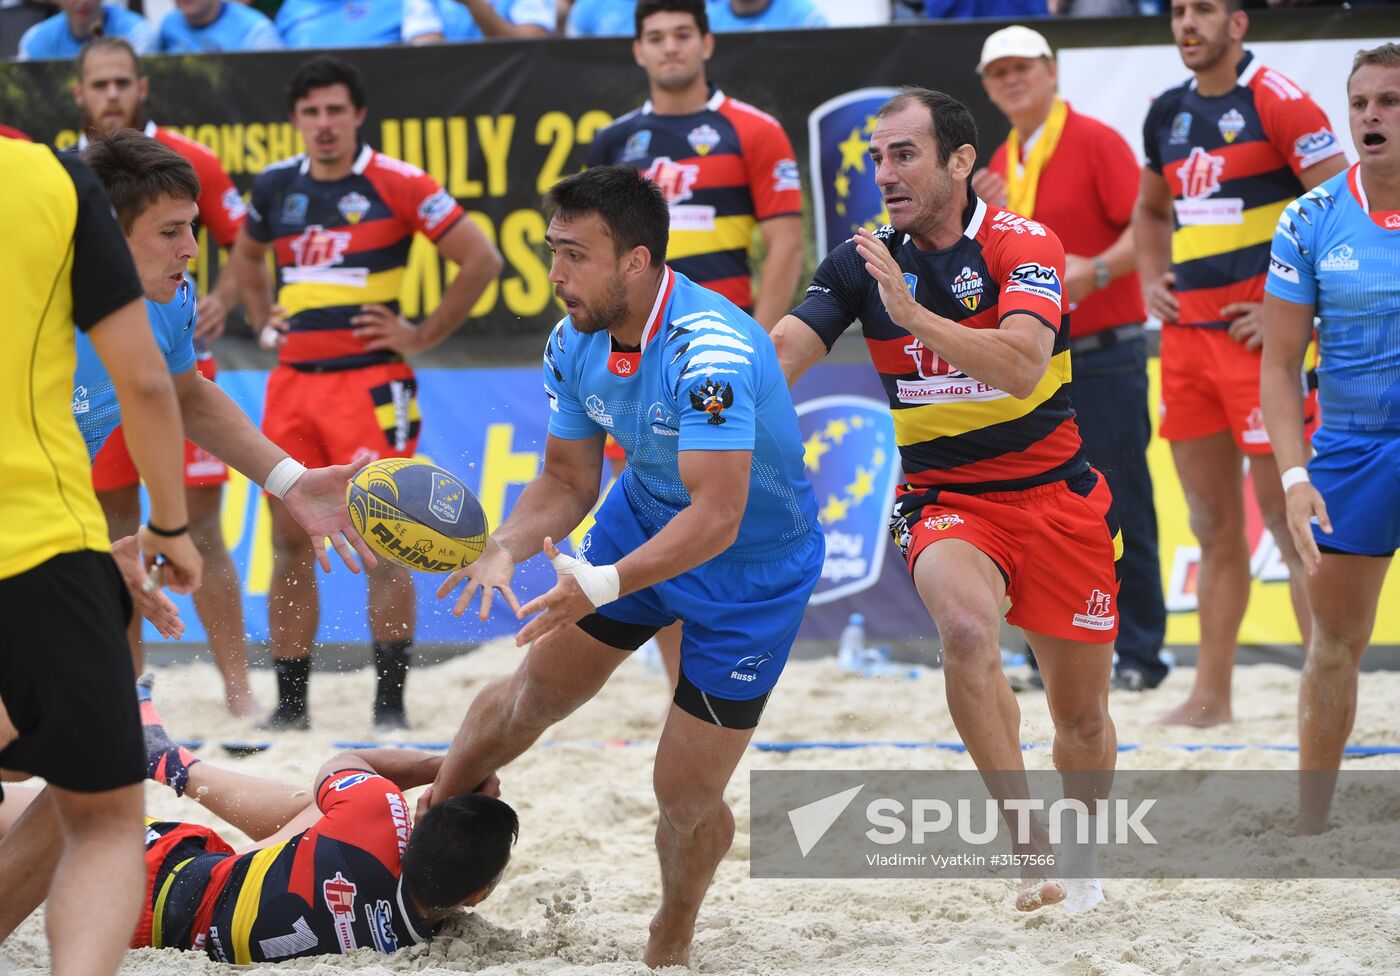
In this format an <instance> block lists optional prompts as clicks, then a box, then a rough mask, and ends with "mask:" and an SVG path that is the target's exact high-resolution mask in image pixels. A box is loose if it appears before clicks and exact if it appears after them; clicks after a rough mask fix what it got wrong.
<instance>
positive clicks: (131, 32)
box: [19, 6, 156, 61]
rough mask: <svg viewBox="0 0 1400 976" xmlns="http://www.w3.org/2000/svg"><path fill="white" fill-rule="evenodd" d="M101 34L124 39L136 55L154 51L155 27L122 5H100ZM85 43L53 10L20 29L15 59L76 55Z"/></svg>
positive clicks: (66, 16)
mask: <svg viewBox="0 0 1400 976" xmlns="http://www.w3.org/2000/svg"><path fill="white" fill-rule="evenodd" d="M101 33H102V35H103V36H104V37H124V38H126V40H127V41H128V42H129V43H130V44H131V48H132V50H133V51H135V52H136V53H137V54H151V53H153V52H154V51H155V50H156V29H155V28H154V27H152V26H151V25H150V24H149V23H148V22H147V21H146V18H144V17H142V16H141V15H140V14H136V13H132V12H131V11H130V10H127V9H126V8H125V7H116V6H103V8H102V30H101ZM86 43H87V39H82V40H79V39H78V38H76V37H74V36H73V32H72V31H71V30H69V29H68V15H67V14H64V13H57V14H54V15H53V16H52V17H50V18H49V19H48V20H41V21H40V22H39V23H37V24H35V25H34V26H33V27H31V28H29V30H27V31H25V32H24V35H23V36H22V37H21V38H20V39H19V60H21V61H33V60H37V59H39V58H72V57H76V56H77V54H78V52H79V51H81V50H82V49H83V45H84V44H86Z"/></svg>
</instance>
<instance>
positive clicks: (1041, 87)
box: [972, 26, 1167, 691]
mask: <svg viewBox="0 0 1400 976" xmlns="http://www.w3.org/2000/svg"><path fill="white" fill-rule="evenodd" d="M977 71H978V73H979V74H981V76H982V86H983V87H984V88H985V89H986V90H987V96H988V97H989V98H990V99H991V100H992V102H993V104H995V105H996V107H997V109H998V110H1000V111H1001V113H1002V114H1003V115H1005V116H1006V120H1007V121H1008V122H1010V123H1011V126H1012V129H1011V133H1010V135H1009V136H1008V137H1007V139H1006V141H1005V142H1003V143H1002V144H1001V145H1000V146H998V147H997V149H996V151H995V152H994V153H993V154H992V158H991V162H990V164H989V165H988V168H987V169H984V170H982V171H980V172H979V173H977V174H976V175H975V176H974V177H973V180H972V186H973V189H974V190H976V191H977V195H978V196H980V197H981V198H982V199H984V200H986V201H987V202H988V203H990V204H993V205H995V206H999V207H1006V208H1008V209H1010V210H1012V211H1014V212H1015V213H1018V214H1022V215H1023V216H1026V217H1033V218H1035V219H1036V220H1038V221H1040V222H1041V223H1043V224H1045V225H1046V226H1048V227H1049V228H1050V229H1051V230H1052V231H1054V232H1055V234H1056V235H1057V236H1058V237H1059V238H1060V241H1061V242H1062V243H1063V244H1064V246H1065V251H1066V252H1067V253H1066V262H1067V264H1066V270H1065V282H1064V289H1065V297H1066V298H1068V299H1069V302H1070V304H1069V308H1070V310H1071V312H1072V314H1071V315H1070V340H1069V348H1070V354H1071V356H1072V357H1073V359H1074V379H1073V385H1072V387H1071V396H1072V397H1073V399H1074V408H1075V413H1076V414H1077V415H1078V420H1079V432H1080V435H1081V436H1082V437H1083V439H1084V453H1085V454H1086V455H1087V456H1088V458H1089V462H1090V463H1091V464H1093V465H1094V467H1096V468H1098V469H1099V470H1100V471H1102V472H1103V475H1104V477H1105V478H1107V479H1108V486H1109V488H1110V490H1111V491H1112V492H1113V503H1114V504H1113V508H1114V511H1115V512H1116V513H1117V515H1118V520H1119V523H1120V524H1121V526H1122V529H1123V546H1124V548H1123V558H1122V559H1121V561H1120V562H1119V571H1120V573H1121V579H1122V589H1121V590H1120V593H1119V597H1118V614H1119V618H1120V619H1119V624H1118V642H1117V651H1118V665H1117V670H1116V674H1115V676H1114V679H1115V684H1116V685H1117V686H1119V687H1124V688H1128V689H1130V690H1133V691H1141V690H1142V689H1143V688H1153V687H1156V686H1157V685H1158V684H1160V683H1161V681H1162V679H1163V678H1165V677H1166V675H1167V666H1166V665H1165V664H1163V663H1162V659H1161V657H1160V656H1159V651H1160V650H1161V647H1162V641H1163V639H1164V638H1165V636H1166V626H1167V611H1166V606H1165V605H1164V602H1163V598H1162V576H1161V567H1160V566H1159V564H1158V560H1157V512H1156V509H1155V508H1154V506H1153V502H1152V475H1151V473H1150V472H1149V471H1148V468H1147V442H1148V441H1149V440H1150V439H1151V436H1152V421H1151V419H1150V417H1149V416H1148V413H1147V336H1146V335H1145V334H1144V332H1143V321H1144V320H1145V319H1146V318H1147V313H1146V311H1145V310H1144V309H1143V304H1142V293H1141V285H1140V284H1139V282H1138V276H1137V269H1136V267H1135V258H1134V254H1133V241H1132V232H1131V230H1130V224H1131V222H1132V217H1133V207H1134V205H1135V204H1136V203H1137V188H1138V165H1137V159H1136V157H1134V155H1133V151H1132V150H1131V149H1130V148H1128V144H1127V143H1126V142H1124V141H1123V137H1122V136H1120V135H1118V133H1116V132H1114V131H1113V130H1112V129H1110V128H1109V127H1108V126H1106V125H1104V124H1103V123H1102V122H1099V121H1098V120H1096V119H1092V118H1089V117H1088V116H1085V115H1080V114H1079V113H1078V112H1076V111H1074V110H1073V109H1071V108H1070V107H1069V105H1068V103H1066V102H1065V101H1064V100H1063V99H1061V98H1060V97H1059V95H1058V94H1057V93H1056V82H1057V77H1058V72H1057V69H1056V65H1055V58H1054V55H1053V54H1052V53H1051V51H1050V45H1049V44H1048V43H1047V42H1046V40H1045V38H1044V37H1043V36H1041V35H1040V34H1039V33H1038V32H1036V31H1033V30H1031V29H1030V28H1028V27H1021V26H1016V27H1005V28H1003V29H1001V30H999V31H997V32H996V33H994V34H992V36H990V37H988V38H987V42H986V44H984V45H983V46H982V59H981V62H980V63H979V64H978V66H977Z"/></svg>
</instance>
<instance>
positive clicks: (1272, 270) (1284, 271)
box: [1269, 254, 1298, 285]
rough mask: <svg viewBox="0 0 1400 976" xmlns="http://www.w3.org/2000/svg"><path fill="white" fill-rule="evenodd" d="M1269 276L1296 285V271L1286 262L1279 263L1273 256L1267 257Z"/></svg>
mask: <svg viewBox="0 0 1400 976" xmlns="http://www.w3.org/2000/svg"><path fill="white" fill-rule="evenodd" d="M1269 274H1271V275H1273V276H1274V277H1275V278H1282V279H1283V280H1284V281H1291V282H1292V283H1293V284H1295V285H1296V284H1298V269H1297V268H1295V267H1293V265H1291V264H1289V263H1287V262H1286V261H1280V260H1279V258H1278V256H1277V255H1275V254H1270V255H1269Z"/></svg>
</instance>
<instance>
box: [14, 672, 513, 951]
mask: <svg viewBox="0 0 1400 976" xmlns="http://www.w3.org/2000/svg"><path fill="white" fill-rule="evenodd" d="M139 690H140V692H141V698H142V704H141V720H142V724H143V725H144V727H145V733H146V752H147V763H148V769H149V775H150V777H151V779H153V780H155V781H156V782H158V783H163V784H165V785H166V786H169V787H170V788H171V789H173V790H174V791H175V793H176V795H179V796H186V797H188V798H189V799H191V800H193V801H195V802H196V803H199V804H201V805H203V806H204V807H205V808H206V809H208V810H210V811H212V812H213V813H215V814H216V815H218V816H219V817H220V818H221V819H223V820H224V821H226V822H227V823H229V824H230V825H232V826H233V827H236V828H237V829H239V830H241V831H243V833H245V834H247V835H248V836H249V837H251V838H253V843H251V844H249V845H247V846H245V847H242V848H238V849H235V848H233V847H231V846H230V845H229V844H228V843H226V842H225V841H224V840H223V839H222V838H221V837H220V836H219V835H218V834H217V833H215V832H214V831H213V830H212V829H210V828H208V827H202V826H198V825H196V824H190V823H180V822H173V821H167V822H160V821H156V820H151V819H148V820H147V827H146V884H147V893H146V899H145V902H144V903H143V907H142V915H141V921H140V923H139V925H138V926H137V930H136V934H135V936H134V937H133V939H132V941H131V945H132V948H142V947H145V946H151V947H154V948H175V949H189V950H192V951H198V952H204V953H206V954H208V956H209V957H210V958H212V959H215V960H218V961H221V962H230V963H254V962H272V961H275V960H281V959H291V958H294V957H297V956H313V955H320V954H324V953H338V952H347V951H349V950H351V949H355V948H368V947H373V948H375V949H378V950H379V951H380V952H393V951H394V950H396V949H398V948H400V947H403V946H410V945H414V944H415V943H418V942H422V941H424V940H425V939H428V938H429V937H431V936H432V934H433V933H434V932H435V931H436V930H437V928H438V927H439V925H441V923H442V922H443V920H444V919H446V918H447V917H448V916H449V915H451V914H452V913H453V912H455V911H456V910H457V909H458V908H461V907H470V906H473V905H477V904H479V903H480V902H481V901H482V900H483V899H485V898H486V896H487V895H489V894H491V892H492V891H493V890H494V889H495V887H496V884H497V882H498V881H500V879H501V875H502V874H503V873H504V871H505V867H506V863H507V862H508V861H509V860H510V850H511V845H512V844H513V843H514V842H515V838H516V835H517V832H518V829H519V823H518V820H517V818H516V815H515V811H514V810H513V809H511V807H510V806H509V805H508V804H506V803H503V802H502V801H501V800H500V799H498V798H497V797H498V794H499V792H500V785H499V782H498V781H497V780H496V779H495V778H494V777H492V779H491V780H489V781H487V782H485V783H482V784H481V787H480V789H479V790H478V792H475V793H466V794H463V795H461V796H457V797H454V798H453V799H451V800H448V801H444V802H443V803H441V804H439V805H437V806H435V807H433V809H432V810H431V811H429V812H428V813H427V815H425V816H424V817H423V818H422V820H421V821H420V823H419V824H418V825H417V827H415V826H414V824H413V822H412V820H411V819H410V817H409V805H408V801H407V800H405V799H404V795H403V791H404V790H407V789H411V788H413V787H415V786H422V785H424V784H427V783H429V782H431V781H432V779H433V777H434V776H436V775H437V771H438V767H439V766H440V765H441V763H442V757H440V756H433V755H429V754H427V753H423V752H417V751H414V750H409V749H370V750H364V751H359V752H342V753H340V754H339V755H336V756H334V757H332V758H331V759H330V760H329V761H327V762H326V763H325V764H324V765H322V766H321V768H320V770H319V771H318V772H317V773H316V778H315V779H314V780H313V781H312V788H311V789H310V790H308V789H306V788H305V787H297V786H290V785H287V784H284V783H276V782H273V781H271V780H264V779H259V778H257V777H255V776H249V775H247V774H245V773H240V772H236V771H235V770H232V769H225V768H223V767H220V766H216V765H214V764H213V763H210V762H202V761H200V760H199V759H197V758H195V756H194V755H193V754H192V753H190V752H189V750H187V749H185V748H183V747H181V746H179V745H177V744H176V743H175V742H174V741H172V740H171V738H170V736H169V735H168V734H167V733H166V731H165V727H164V724H163V723H162V721H161V718H160V716H159V714H157V712H156V709H155V705H154V704H153V703H152V702H151V700H150V689H149V684H147V685H144V686H142V687H141V688H140V689H139ZM51 805H52V804H51V802H50V800H49V798H48V797H47V796H46V795H45V794H44V793H43V792H39V791H34V790H25V789H22V788H13V787H12V788H11V789H9V790H8V791H7V792H6V796H5V800H4V802H3V803H0V810H3V811H4V815H3V816H0V827H4V828H8V829H10V830H12V831H13V832H14V833H15V834H16V839H18V835H19V833H20V832H26V833H27V834H32V836H28V837H27V839H28V841H29V842H27V843H25V844H22V845H20V844H13V845H6V848H7V850H10V851H14V850H16V849H19V848H22V849H24V850H26V851H28V852H30V858H29V861H30V863H28V864H25V865H20V864H17V863H15V861H14V859H13V858H10V859H7V860H6V862H4V863H0V890H5V891H6V892H7V895H6V898H5V901H6V902H7V905H6V908H5V910H4V912H3V915H4V918H3V921H0V925H2V926H3V927H0V939H2V938H4V937H6V936H8V935H9V934H10V932H11V931H12V930H13V929H14V928H15V926H16V925H18V923H19V921H22V920H23V918H24V917H25V916H27V914H28V912H29V911H32V910H33V908H34V907H35V905H34V904H30V905H28V906H27V907H26V909H25V912H24V915H21V916H19V918H18V919H15V920H13V921H12V920H11V916H12V915H13V914H14V913H13V912H12V911H11V909H12V908H13V905H12V904H10V903H12V902H13V900H14V899H13V898H12V897H11V894H12V888H11V886H10V884H9V881H10V880H11V879H17V878H20V877H22V875H21V874H18V873H15V872H21V871H22V872H28V873H29V874H30V875H38V876H41V877H43V878H45V879H46V878H47V875H48V874H49V873H51V872H52V870H53V866H54V864H55V863H56V862H57V854H58V849H57V848H58V844H57V843H55V842H53V840H52V839H50V838H46V837H45V836H44V834H45V832H46V831H49V832H52V833H53V839H56V838H57V836H58V835H57V824H56V822H55V818H54V817H53V816H51V815H48V816H46V815H45V814H46V813H48V814H51V813H52V811H51V810H48V809H46V808H49V807H51ZM21 807H23V808H26V809H24V811H23V814H22V816H19V817H16V815H15V814H16V812H17V809H18V808H21Z"/></svg>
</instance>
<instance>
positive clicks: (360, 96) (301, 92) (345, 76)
mask: <svg viewBox="0 0 1400 976" xmlns="http://www.w3.org/2000/svg"><path fill="white" fill-rule="evenodd" d="M331 85H344V86H345V87H346V89H347V90H348V91H349V92H350V101H351V102H353V103H354V105H355V107H356V108H357V109H359V108H364V107H365V82H364V79H363V78H361V77H360V72H359V71H358V70H357V69H356V68H355V66H354V65H353V64H351V63H350V62H349V61H346V60H345V59H344V58H338V57H336V56H335V55H333V54H318V55H317V56H316V57H314V58H311V59H310V60H308V61H303V62H302V63H301V64H300V65H298V66H297V70H296V72H295V73H294V74H293V75H292V80H291V82H290V83H289V84H288V85H287V111H288V112H295V111H296V107H297V102H299V101H301V100H302V99H303V98H305V97H306V96H307V95H309V94H310V93H311V90H312V89H313V88H329V87H330V86H331Z"/></svg>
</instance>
